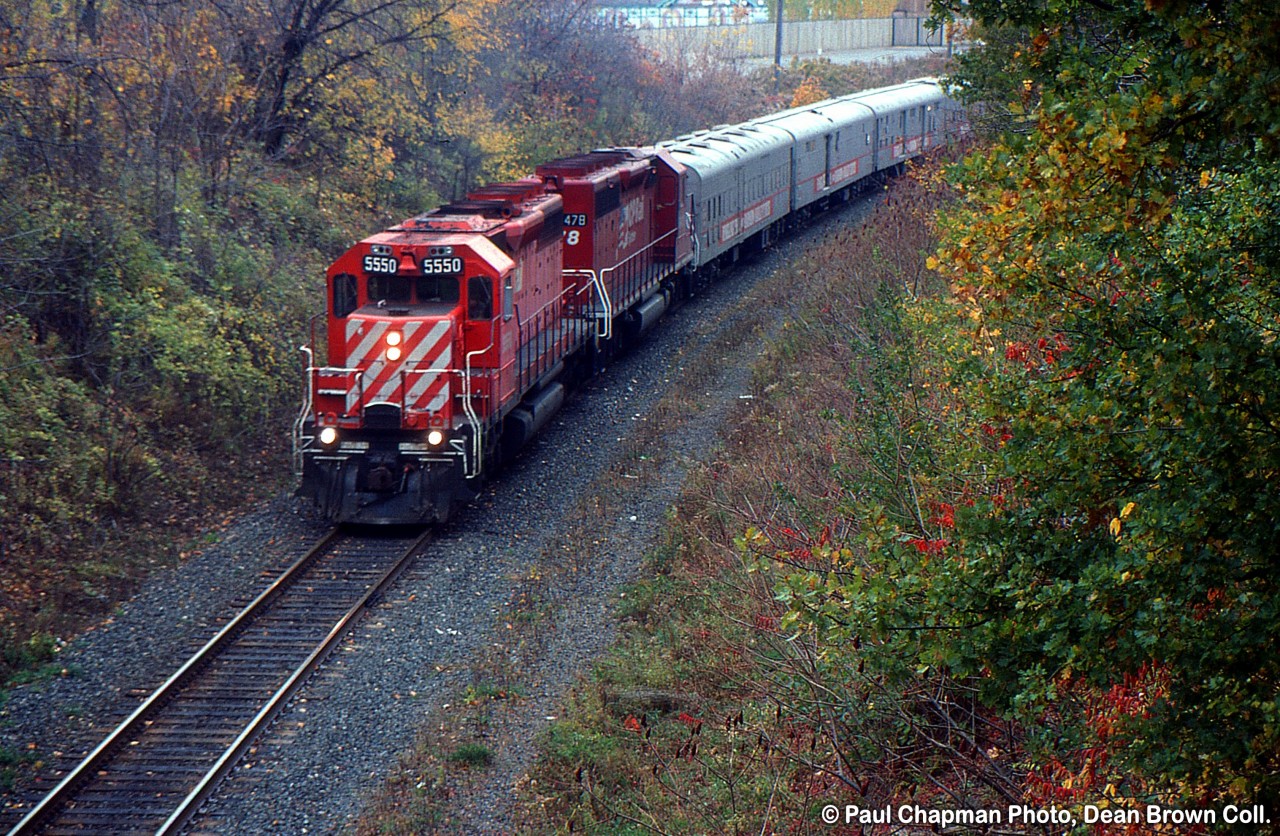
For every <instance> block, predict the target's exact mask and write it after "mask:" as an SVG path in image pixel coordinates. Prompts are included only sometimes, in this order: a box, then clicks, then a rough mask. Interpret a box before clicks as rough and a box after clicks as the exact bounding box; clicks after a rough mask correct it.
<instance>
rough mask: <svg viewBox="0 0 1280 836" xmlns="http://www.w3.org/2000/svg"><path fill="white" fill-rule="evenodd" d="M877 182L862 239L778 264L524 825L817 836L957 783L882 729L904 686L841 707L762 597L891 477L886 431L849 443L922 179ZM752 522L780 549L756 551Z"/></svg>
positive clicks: (807, 650) (935, 756) (840, 538)
mask: <svg viewBox="0 0 1280 836" xmlns="http://www.w3.org/2000/svg"><path fill="white" fill-rule="evenodd" d="M893 188H894V200H893V203H892V205H891V206H890V207H884V208H882V209H881V210H880V212H879V214H878V215H877V217H876V218H874V219H873V220H872V221H870V222H868V224H867V228H868V229H869V230H871V232H866V233H863V232H848V233H838V234H835V235H832V236H829V239H828V241H827V242H826V243H825V244H824V245H823V246H822V247H820V248H818V249H817V250H815V251H814V252H812V253H810V254H809V255H808V257H807V258H802V259H800V260H798V261H797V262H795V263H794V264H793V265H791V266H789V267H788V268H787V269H786V270H785V271H782V272H783V274H784V275H783V276H782V277H781V282H780V284H781V285H783V286H786V287H788V288H790V289H791V290H792V298H790V299H788V303H789V304H790V305H791V309H790V311H789V313H790V316H791V318H790V321H788V322H787V324H786V325H785V326H784V327H783V330H782V331H781V333H780V334H779V336H778V338H777V339H776V340H775V341H774V344H773V345H772V346H771V348H770V350H769V351H768V352H767V353H766V355H765V356H763V357H762V358H761V359H760V362H759V363H758V365H757V367H756V369H755V374H754V381H755V383H754V388H753V392H752V394H753V395H754V398H753V400H752V401H751V404H752V408H751V412H750V414H749V415H747V416H746V418H745V420H743V421H742V422H741V423H740V424H739V425H738V426H737V427H736V428H734V429H733V431H732V432H731V434H730V435H729V437H728V438H727V440H726V442H725V445H724V449H723V450H722V451H721V452H720V454H719V455H718V456H716V457H715V458H714V460H712V461H710V462H708V463H707V464H705V465H704V466H703V467H702V468H701V469H700V470H699V471H698V472H697V473H696V474H695V475H694V476H693V478H691V479H690V480H689V482H688V484H687V486H686V488H685V491H684V496H683V497H682V500H681V502H680V503H679V506H678V507H679V512H678V514H676V515H675V516H674V518H673V519H672V520H670V522H669V526H668V537H667V541H666V542H665V543H664V544H663V545H662V546H661V547H660V548H658V549H657V550H655V552H654V553H653V554H652V555H651V558H650V568H651V571H652V573H653V574H652V577H650V578H649V579H647V580H645V581H643V582H642V583H640V584H637V585H636V586H634V587H633V588H632V589H630V590H628V595H627V599H628V601H629V603H628V605H627V606H626V608H625V611H624V615H625V620H624V622H623V635H622V637H621V638H620V640H619V641H618V642H617V644H616V645H615V646H614V647H613V648H612V649H611V650H610V652H609V653H608V655H607V656H606V658H604V659H602V660H601V661H600V662H599V663H598V664H597V665H596V667H595V669H594V671H593V673H592V676H591V679H590V681H589V682H587V683H584V684H583V685H581V686H580V687H578V688H576V689H575V690H574V692H573V694H572V695H571V697H570V698H569V700H568V703H567V705H566V708H565V710H564V711H563V712H562V714H561V719H560V720H559V721H558V722H557V723H555V724H554V725H553V727H552V728H551V730H550V731H549V732H548V733H547V735H546V737H545V738H544V740H543V742H542V751H541V757H540V761H539V764H538V766H537V768H536V769H535V771H534V774H533V775H532V780H531V785H534V786H536V787H537V793H536V794H535V793H529V794H527V795H526V797H525V798H524V800H523V805H522V809H521V812H520V813H519V814H517V816H516V819H517V820H518V821H520V822H522V824H523V827H522V830H521V832H522V833H528V834H534V833H538V834H541V833H564V832H589V833H619V832H628V831H629V830H631V829H635V828H640V830H643V831H645V832H667V833H689V832H696V833H737V832H761V828H762V823H764V824H766V826H767V827H771V828H772V832H793V831H794V832H805V831H807V830H810V829H815V830H822V826H821V824H820V822H819V820H818V818H817V814H818V811H819V810H820V808H821V803H820V802H825V801H828V800H835V801H839V802H841V803H866V804H870V803H872V800H873V799H874V800H875V801H876V802H877V803H887V801H888V799H889V798H891V797H897V796H895V793H897V792H899V791H901V790H902V789H903V788H904V787H906V786H907V785H909V784H911V783H913V782H914V780H915V778H916V776H918V775H920V774H921V773H920V772H919V771H917V770H920V769H921V768H924V769H927V770H928V771H929V774H930V777H931V778H938V779H940V780H951V779H957V780H959V779H960V778H962V777H963V776H958V775H957V774H956V773H954V771H952V772H949V771H948V770H951V769H952V767H951V766H950V762H949V761H948V760H946V759H945V757H940V755H945V753H939V752H937V751H933V750H930V749H929V747H928V746H927V745H926V746H918V745H917V744H919V743H920V742H921V741H919V740H914V739H913V738H914V737H915V735H914V734H913V733H911V732H910V730H911V728H912V727H911V726H910V725H908V726H906V727H899V726H898V725H897V724H898V723H900V722H902V719H903V718H910V717H911V715H912V712H913V711H914V710H915V709H914V708H913V705H914V703H912V702H911V701H910V700H911V699H912V698H914V697H913V696H912V695H908V696H907V697H904V696H903V695H900V694H896V693H894V692H892V691H891V690H890V689H888V688H880V690H877V687H878V686H876V684H875V683H874V682H870V683H864V684H865V686H866V687H865V688H863V690H862V691H861V692H860V693H863V694H864V695H870V697H869V698H865V697H864V699H863V702H862V704H861V705H862V707H861V708H855V709H854V710H853V711H852V712H851V713H848V712H847V710H846V708H845V706H847V705H850V704H851V702H850V701H851V700H852V703H853V704H855V705H856V704H857V694H856V693H847V692H845V690H844V689H845V687H846V685H845V682H846V680H847V679H848V677H846V676H844V675H835V676H833V675H832V673H833V672H832V671H829V670H826V669H824V664H825V663H824V661H823V649H822V648H821V647H820V646H817V645H815V644H813V643H812V640H811V637H810V636H808V635H807V634H805V633H803V632H801V631H799V630H798V629H797V628H796V627H795V626H794V625H793V624H789V623H788V622H787V620H786V619H787V614H786V608H785V606H783V603H782V602H781V601H779V600H778V597H777V596H778V592H779V581H780V579H781V577H782V576H783V575H785V574H786V573H787V572H788V571H790V569H791V568H792V567H790V566H788V565H787V562H788V561H791V562H793V563H795V564H797V565H800V564H803V563H805V562H806V561H810V560H813V559H815V558H814V557H813V555H814V554H817V553H820V552H821V550H822V548H823V547H824V546H823V545H821V544H820V542H819V541H820V540H821V541H822V543H826V542H831V543H843V542H846V541H851V540H853V539H854V535H856V533H857V529H858V526H859V514H860V512H859V511H858V507H859V506H858V503H859V502H860V501H862V500H865V499H868V498H870V496H871V495H872V494H873V493H874V491H875V490H878V488H876V487H875V485H877V484H881V483H882V482H885V481H888V482H892V481H893V479H892V478H891V477H892V474H891V473H880V472H877V468H881V467H883V461H892V460H896V459H895V456H896V455H897V452H898V451H896V449H895V448H894V447H893V445H892V443H890V442H886V444H888V445H889V446H888V448H887V449H886V450H885V451H883V455H882V459H883V461H882V459H875V458H872V457H871V454H872V453H873V452H876V451H868V450H867V447H866V445H865V443H864V442H863V441H862V440H861V439H859V438H857V436H858V435H859V428H860V427H861V428H863V429H864V430H870V429H872V428H873V427H875V426H877V423H876V422H878V421H883V420H885V419H886V418H887V417H888V416H890V415H891V413H892V409H891V408H890V404H894V408H896V402H894V401H893V399H892V398H886V399H885V400H884V401H883V402H877V401H876V398H877V390H876V389H875V387H873V386H870V385H869V381H871V380H872V375H871V371H872V370H873V367H874V365H875V364H874V363H873V362H871V361H869V360H868V359H867V357H868V353H870V354H872V355H874V354H875V353H876V352H877V351H884V350H887V349H888V347H889V346H890V345H892V342H893V340H895V339H900V338H901V329H900V328H899V325H900V323H899V322H898V321H897V316H896V303H895V302H894V300H895V299H896V298H897V297H898V294H899V293H900V292H901V288H902V287H903V285H904V283H907V282H908V281H909V280H913V279H914V275H915V273H914V272H913V271H916V270H919V269H920V268H919V266H918V265H921V264H922V261H923V254H924V252H925V251H926V250H927V248H928V247H929V243H928V242H929V238H928V230H927V225H926V223H925V218H926V217H927V212H926V211H925V209H926V207H927V205H928V196H927V194H926V193H925V192H926V191H927V189H926V186H924V185H923V184H922V183H921V182H916V181H911V182H905V183H899V184H895V186H894V187H893ZM895 335H896V336H895ZM880 382H881V383H887V381H880ZM866 398H871V401H870V402H868V401H867V400H866ZM907 441H909V439H906V437H905V436H904V437H903V439H902V440H900V442H899V443H907ZM890 469H891V467H890ZM751 530H754V531H756V532H758V534H757V535H756V536H757V537H758V538H759V540H760V542H761V543H763V544H765V549H766V551H767V552H768V553H769V554H772V555H779V556H781V557H782V558H783V560H782V561H781V562H779V561H775V560H771V559H770V560H761V559H759V556H758V550H757V548H756V546H755V541H754V540H752V538H750V537H748V536H747V532H748V531H751ZM823 553H825V552H823ZM819 577H820V576H819ZM854 673H855V674H856V672H854ZM851 682H852V683H854V684H858V679H857V676H856V675H855V676H854V677H853V678H852V680H851ZM859 687H862V686H861V685H860V686H859ZM815 695H816V699H815ZM916 722H917V725H918V724H919V721H916ZM863 732H866V733H867V734H868V739H867V740H866V741H865V742H863V741H861V740H859V739H857V737H856V734H855V733H863ZM899 739H901V740H906V741H909V742H911V744H912V746H916V748H915V749H911V750H910V751H908V750H905V749H903V748H902V747H901V746H899V745H898V744H897V743H896V741H897V740H899ZM848 758H852V760H846V759H848ZM894 758H901V760H898V761H894V760H893V759H894ZM851 773H856V774H852V775H851ZM922 787H923V789H922V795H921V798H922V799H924V798H927V793H928V792H929V789H928V785H927V783H925V784H923V785H922ZM966 792H967V790H966ZM864 798H865V799H867V800H866V801H865V802H864ZM640 830H637V832H640Z"/></svg>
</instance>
